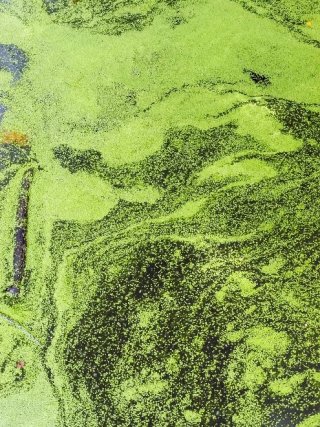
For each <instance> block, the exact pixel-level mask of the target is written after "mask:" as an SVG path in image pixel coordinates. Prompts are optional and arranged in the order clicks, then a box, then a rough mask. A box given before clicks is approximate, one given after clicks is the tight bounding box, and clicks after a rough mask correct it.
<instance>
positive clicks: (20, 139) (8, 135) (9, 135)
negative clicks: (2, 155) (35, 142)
mask: <svg viewBox="0 0 320 427" xmlns="http://www.w3.org/2000/svg"><path fill="white" fill-rule="evenodd" d="M1 142H2V143H3V144H15V145H19V146H20V147H26V146H28V137H27V135H26V134H24V133H21V132H16V131H10V132H3V133H2V135H1Z"/></svg>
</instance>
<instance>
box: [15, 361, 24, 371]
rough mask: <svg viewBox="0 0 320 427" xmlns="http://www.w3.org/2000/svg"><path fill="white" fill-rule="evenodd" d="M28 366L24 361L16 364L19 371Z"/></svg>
mask: <svg viewBox="0 0 320 427" xmlns="http://www.w3.org/2000/svg"><path fill="white" fill-rule="evenodd" d="M25 366H26V362H25V361H24V360H18V361H17V363H16V368H17V369H23V368H24V367H25Z"/></svg>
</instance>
